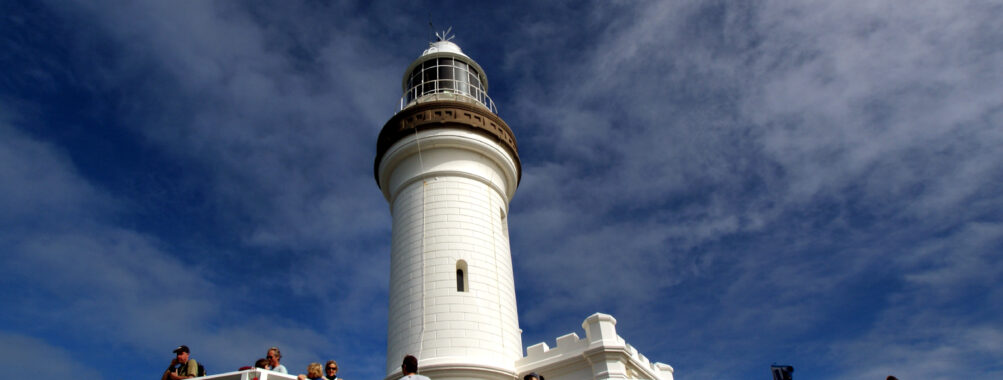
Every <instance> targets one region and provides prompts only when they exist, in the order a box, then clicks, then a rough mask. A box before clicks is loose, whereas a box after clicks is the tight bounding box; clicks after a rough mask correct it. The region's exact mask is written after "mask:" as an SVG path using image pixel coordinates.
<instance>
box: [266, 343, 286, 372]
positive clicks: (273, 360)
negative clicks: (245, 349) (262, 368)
mask: <svg viewBox="0 0 1003 380" xmlns="http://www.w3.org/2000/svg"><path fill="white" fill-rule="evenodd" d="M265 359H268V362H269V363H270V364H271V365H272V371H275V372H280V373H286V374H288V373H289V371H287V370H286V366H284V365H282V364H279V360H281V359H282V353H281V352H279V348H278V347H272V348H269V349H268V353H267V354H265Z"/></svg>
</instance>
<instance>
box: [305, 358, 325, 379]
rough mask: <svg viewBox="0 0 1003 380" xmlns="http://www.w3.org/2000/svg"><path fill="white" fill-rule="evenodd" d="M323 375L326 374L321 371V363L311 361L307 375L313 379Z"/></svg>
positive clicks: (307, 367)
mask: <svg viewBox="0 0 1003 380" xmlns="http://www.w3.org/2000/svg"><path fill="white" fill-rule="evenodd" d="M323 375H324V374H322V373H320V363H317V362H313V363H310V365H308V366H306V377H309V378H311V379H316V378H318V377H321V376H323Z"/></svg>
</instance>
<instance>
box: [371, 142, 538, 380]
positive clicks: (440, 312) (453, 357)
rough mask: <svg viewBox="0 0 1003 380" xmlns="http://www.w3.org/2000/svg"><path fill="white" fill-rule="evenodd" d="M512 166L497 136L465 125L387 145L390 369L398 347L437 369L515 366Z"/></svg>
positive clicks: (467, 373) (474, 374)
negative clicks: (510, 235)
mask: <svg viewBox="0 0 1003 380" xmlns="http://www.w3.org/2000/svg"><path fill="white" fill-rule="evenodd" d="M517 170H518V168H517V164H516V162H515V158H514V157H512V156H511V154H510V153H509V152H508V151H507V150H506V149H505V148H504V147H503V146H502V145H501V144H499V143H497V142H496V141H494V140H493V139H491V138H488V137H486V136H484V135H483V134H480V133H475V132H472V131H467V130H462V129H451V128H443V129H431V130H427V131H421V132H419V133H417V134H416V135H415V136H409V137H407V138H404V139H401V140H400V141H398V142H397V143H396V144H394V145H393V146H392V147H391V148H390V149H388V150H387V152H386V153H385V154H384V156H383V159H382V161H381V164H380V167H379V178H380V183H381V188H383V190H384V194H385V195H386V196H387V198H388V201H389V202H390V205H391V213H392V216H393V237H392V243H391V260H390V262H391V264H390V265H391V268H390V309H389V326H388V336H387V374H388V378H389V377H391V375H392V374H394V373H395V372H397V371H399V370H400V361H401V358H403V357H404V355H415V356H416V357H418V359H419V366H420V368H421V371H422V373H425V374H432V373H433V372H434V373H435V375H436V377H435V378H437V379H439V378H443V379H444V378H450V377H455V378H467V379H470V378H511V376H512V375H513V374H514V372H515V368H514V362H515V360H517V359H518V358H520V357H521V356H522V355H521V354H522V339H521V332H520V330H519V323H518V314H517V310H516V300H515V284H514V280H513V274H512V273H513V271H512V258H511V251H510V249H509V240H508V218H507V215H508V202H509V200H510V199H511V197H512V195H514V192H515V188H516V185H517V182H518V177H517V175H518V173H517ZM460 268H463V269H464V273H463V278H461V279H460V281H458V278H457V276H458V273H457V270H458V269H460ZM458 282H459V284H458ZM461 286H462V287H463V289H462V291H461V289H460V288H459V287H461Z"/></svg>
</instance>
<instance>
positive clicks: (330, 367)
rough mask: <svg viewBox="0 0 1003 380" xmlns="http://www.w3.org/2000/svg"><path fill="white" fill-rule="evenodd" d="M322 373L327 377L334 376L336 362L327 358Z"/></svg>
mask: <svg viewBox="0 0 1003 380" xmlns="http://www.w3.org/2000/svg"><path fill="white" fill-rule="evenodd" d="M324 374H325V375H327V377H334V376H335V375H337V374H338V362H336V361H334V360H328V361H327V363H325V364H324Z"/></svg>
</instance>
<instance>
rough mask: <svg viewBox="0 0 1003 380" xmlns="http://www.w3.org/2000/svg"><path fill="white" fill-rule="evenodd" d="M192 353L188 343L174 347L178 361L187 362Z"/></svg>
mask: <svg viewBox="0 0 1003 380" xmlns="http://www.w3.org/2000/svg"><path fill="white" fill-rule="evenodd" d="M190 354H191V350H189V349H188V346H186V345H183V344H182V345H180V346H178V348H175V349H174V355H176V356H177V358H178V363H181V364H185V363H188V355H190Z"/></svg>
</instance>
